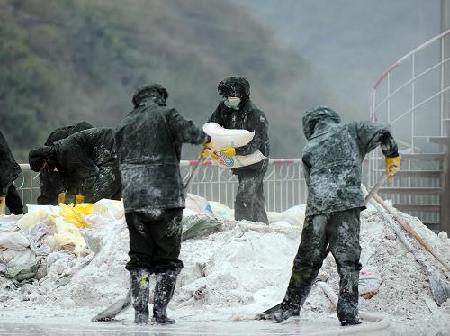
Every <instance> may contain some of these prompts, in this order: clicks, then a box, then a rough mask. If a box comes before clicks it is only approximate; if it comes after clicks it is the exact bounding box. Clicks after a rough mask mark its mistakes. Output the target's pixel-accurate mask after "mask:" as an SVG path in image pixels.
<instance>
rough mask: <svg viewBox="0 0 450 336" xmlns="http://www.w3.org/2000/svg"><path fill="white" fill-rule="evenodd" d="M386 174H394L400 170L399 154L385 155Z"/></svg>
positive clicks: (390, 175)
mask: <svg viewBox="0 0 450 336" xmlns="http://www.w3.org/2000/svg"><path fill="white" fill-rule="evenodd" d="M384 164H385V169H386V175H387V176H389V177H392V176H394V175H395V174H396V173H397V172H398V171H399V170H400V155H399V156H396V157H387V158H386V159H385V160H384Z"/></svg>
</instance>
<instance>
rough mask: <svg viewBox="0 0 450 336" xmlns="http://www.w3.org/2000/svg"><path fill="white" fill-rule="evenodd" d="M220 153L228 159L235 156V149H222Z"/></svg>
mask: <svg viewBox="0 0 450 336" xmlns="http://www.w3.org/2000/svg"><path fill="white" fill-rule="evenodd" d="M220 152H221V153H223V155H225V156H228V157H233V156H236V149H235V148H233V147H225V148H222V149H221V150H220Z"/></svg>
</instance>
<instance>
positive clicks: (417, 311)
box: [0, 209, 450, 335]
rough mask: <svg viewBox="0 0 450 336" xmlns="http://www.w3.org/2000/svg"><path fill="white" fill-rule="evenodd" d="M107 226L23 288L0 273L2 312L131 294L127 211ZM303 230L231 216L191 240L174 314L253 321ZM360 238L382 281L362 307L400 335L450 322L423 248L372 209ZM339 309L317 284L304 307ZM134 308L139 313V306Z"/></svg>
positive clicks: (331, 276)
mask: <svg viewBox="0 0 450 336" xmlns="http://www.w3.org/2000/svg"><path fill="white" fill-rule="evenodd" d="M405 219H406V220H408V222H409V223H410V224H411V225H412V226H413V227H414V228H415V229H416V230H417V231H418V232H420V234H421V235H422V236H423V237H425V238H426V239H427V241H429V242H430V244H432V245H433V246H434V248H436V250H438V251H439V252H440V253H441V254H442V255H443V256H444V257H445V258H447V260H448V259H449V258H450V252H449V251H450V241H449V239H447V238H446V237H442V235H441V236H440V237H438V236H437V235H436V234H434V233H433V232H431V231H430V230H428V229H427V228H426V227H425V226H424V225H423V224H422V223H420V221H418V220H417V219H414V218H412V217H409V216H405ZM103 222H104V221H103ZM103 224H104V223H103ZM91 230H95V227H94V229H91ZM98 230H99V231H98V232H101V234H100V236H103V237H105V239H103V241H102V248H101V249H100V251H99V252H98V253H97V254H96V255H95V257H94V258H93V255H88V256H86V257H83V258H75V257H74V256H72V255H70V254H67V253H64V252H58V253H57V254H53V255H51V257H52V259H54V260H52V264H51V265H50V266H49V271H50V272H49V274H48V275H47V276H46V277H44V278H42V279H41V280H39V281H37V280H36V281H33V282H32V283H30V284H25V285H23V286H21V287H18V288H16V287H15V286H14V284H13V283H12V282H11V281H10V280H7V279H5V278H0V302H1V305H3V306H4V307H5V308H6V307H7V308H8V309H7V310H6V309H3V311H2V312H1V313H0V319H2V320H7V319H9V320H11V319H13V320H15V319H17V318H18V314H22V316H23V314H27V316H30V317H29V318H30V319H31V320H33V319H36V320H39V319H41V318H61V319H70V318H71V316H75V315H76V316H77V317H78V318H86V319H88V318H89V317H90V316H92V315H94V313H97V312H99V311H101V310H102V309H104V308H106V307H107V306H108V305H109V304H111V303H112V302H114V301H115V300H117V299H119V298H122V297H123V296H124V295H125V293H126V291H127V288H128V283H129V275H128V272H127V271H126V270H125V268H124V266H125V263H126V262H127V260H128V256H127V252H128V244H129V242H128V231H127V229H126V225H125V222H124V219H123V217H122V218H121V219H119V220H112V219H111V220H110V224H109V226H108V225H102V226H100V227H99V228H98ZM300 232H301V227H299V226H297V225H292V224H290V223H288V222H276V223H272V224H271V225H270V226H269V227H267V226H265V225H262V224H255V223H250V222H245V221H243V222H233V221H227V222H226V223H225V224H224V225H223V227H222V231H221V232H217V233H214V234H211V235H209V236H208V237H205V238H202V239H198V240H189V241H185V242H183V245H182V252H181V259H182V260H183V261H184V264H185V268H184V270H183V271H182V273H181V274H180V276H179V280H178V283H177V290H176V293H175V296H174V299H173V300H172V302H171V304H170V306H169V311H170V313H171V315H172V316H174V317H175V318H184V319H189V320H197V321H205V320H213V321H224V320H225V321H226V320H228V321H229V320H246V319H252V318H253V317H254V316H255V314H256V313H259V312H262V311H263V310H265V309H267V308H269V307H271V306H273V305H274V304H276V303H279V302H280V301H281V300H282V298H283V295H284V291H285V289H286V286H287V283H288V281H289V277H290V273H291V266H292V260H293V258H294V256H295V253H296V251H297V248H298V244H299V241H300ZM361 246H362V256H361V260H362V263H363V264H364V266H365V267H367V268H368V269H370V270H371V271H372V272H375V273H377V274H379V276H380V277H381V280H382V283H381V287H380V288H379V292H378V294H376V295H375V296H373V297H372V298H371V299H368V300H366V299H363V298H360V309H361V310H364V311H370V312H382V313H386V314H388V315H389V317H390V318H391V319H392V320H393V321H394V322H395V324H394V325H395V330H396V331H397V333H398V334H405V335H406V334H411V333H410V332H412V331H414V332H418V334H420V332H421V331H423V332H425V333H424V334H427V333H426V332H427V331H434V332H435V333H436V332H438V331H440V330H450V323H449V317H450V315H449V310H450V309H449V304H448V303H446V304H444V305H443V306H442V307H437V306H436V304H435V303H434V301H433V299H432V296H431V291H430V288H429V284H428V281H427V277H426V275H425V274H424V273H423V270H422V269H421V267H420V266H419V264H418V263H417V262H416V260H415V258H414V256H413V255H412V254H411V253H410V252H408V251H407V250H406V249H405V248H404V246H403V245H402V243H401V242H400V241H399V240H398V239H397V238H396V236H395V233H394V232H393V231H392V230H391V229H390V228H389V227H388V226H387V225H384V224H383V219H382V218H381V216H380V215H379V214H378V213H377V212H376V211H375V210H373V209H368V210H366V211H364V212H363V213H362V215H361ZM49 259H50V258H49ZM432 259H433V258H432V257H430V258H429V260H430V261H431V260H432ZM86 263H88V265H87V266H85V267H82V266H84V265H85V264H86ZM319 278H320V279H322V280H325V281H327V282H328V284H329V285H330V286H331V288H333V290H334V291H335V292H336V293H337V290H338V275H337V271H336V265H335V262H334V260H333V257H332V256H331V254H330V255H329V256H328V258H327V259H326V260H325V261H324V264H323V267H322V269H321V272H320V275H319ZM153 282H154V280H153ZM153 282H152V285H153ZM334 314H335V312H334V308H333V306H332V305H331V303H330V301H329V300H328V298H327V297H326V296H325V294H324V293H323V292H322V290H321V289H320V288H319V287H318V286H314V287H313V289H312V291H311V295H310V297H309V298H308V300H307V301H306V303H305V305H304V308H303V310H302V323H304V319H306V320H308V319H310V320H312V319H314V320H317V319H319V320H320V319H326V320H329V319H330V316H333V315H334ZM125 316H127V317H126V318H130V319H131V317H130V316H131V315H130V312H128V314H127V315H125Z"/></svg>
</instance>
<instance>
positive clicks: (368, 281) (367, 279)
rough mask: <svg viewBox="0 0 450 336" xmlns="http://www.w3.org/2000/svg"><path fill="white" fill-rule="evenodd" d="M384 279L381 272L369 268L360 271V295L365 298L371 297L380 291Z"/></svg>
mask: <svg viewBox="0 0 450 336" xmlns="http://www.w3.org/2000/svg"><path fill="white" fill-rule="evenodd" d="M381 283H382V280H381V277H380V275H379V274H377V273H376V272H374V271H371V270H369V269H367V268H363V269H361V271H360V272H359V283H358V288H359V295H360V296H362V297H363V298H365V299H370V298H372V296H374V295H375V294H377V293H378V291H379V289H380V286H381Z"/></svg>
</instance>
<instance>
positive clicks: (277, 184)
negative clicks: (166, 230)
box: [15, 159, 307, 212]
mask: <svg viewBox="0 0 450 336" xmlns="http://www.w3.org/2000/svg"><path fill="white" fill-rule="evenodd" d="M197 164H198V162H197V161H196V160H182V161H181V162H180V168H181V174H182V176H183V177H186V176H188V175H189V174H191V173H192V170H193V169H194V167H195V166H196V165H197ZM20 166H21V167H22V175H21V176H19V178H18V179H17V180H16V181H15V185H16V187H17V189H18V190H19V192H20V194H21V196H22V200H23V202H24V204H35V203H36V200H37V197H38V196H39V174H38V173H35V172H33V171H32V170H30V166H29V165H28V164H21V165H20ZM237 186H238V181H237V177H236V176H235V175H233V174H232V173H231V170H230V169H223V168H220V167H218V166H215V165H211V163H210V162H205V163H204V164H201V166H200V167H198V171H197V172H196V175H195V176H194V177H193V180H192V183H191V184H190V187H189V190H188V192H190V193H193V194H196V195H200V196H203V197H205V198H206V199H208V200H209V201H214V202H220V203H223V204H226V205H228V206H229V207H231V208H234V199H235V197H236V192H237ZM264 191H265V196H266V210H267V211H276V212H282V211H285V210H287V209H289V208H290V207H292V206H294V205H297V204H303V203H306V197H307V189H306V184H305V180H304V178H303V173H302V168H301V160H300V159H278V160H276V159H275V160H269V165H268V168H267V172H266V176H265V179H264Z"/></svg>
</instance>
